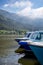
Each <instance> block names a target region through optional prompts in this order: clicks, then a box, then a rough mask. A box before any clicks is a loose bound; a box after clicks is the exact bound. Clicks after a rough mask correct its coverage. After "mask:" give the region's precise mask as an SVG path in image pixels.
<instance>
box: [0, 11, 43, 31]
mask: <svg viewBox="0 0 43 65" xmlns="http://www.w3.org/2000/svg"><path fill="white" fill-rule="evenodd" d="M0 29H7V30H24V29H25V30H43V19H39V18H37V19H30V18H27V17H24V16H20V15H17V14H15V13H9V12H7V11H4V10H0Z"/></svg>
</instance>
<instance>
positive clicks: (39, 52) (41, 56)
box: [30, 46, 43, 65]
mask: <svg viewBox="0 0 43 65" xmlns="http://www.w3.org/2000/svg"><path fill="white" fill-rule="evenodd" d="M30 48H31V49H32V51H33V52H34V54H35V55H36V57H37V59H38V61H39V62H40V64H41V65H43V48H41V47H37V46H30Z"/></svg>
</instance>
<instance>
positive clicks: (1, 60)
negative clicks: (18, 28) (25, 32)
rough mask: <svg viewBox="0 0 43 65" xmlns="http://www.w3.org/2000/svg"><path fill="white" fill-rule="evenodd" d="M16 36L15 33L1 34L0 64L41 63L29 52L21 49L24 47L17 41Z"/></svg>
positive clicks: (27, 64)
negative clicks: (9, 34)
mask: <svg viewBox="0 0 43 65" xmlns="http://www.w3.org/2000/svg"><path fill="white" fill-rule="evenodd" d="M15 38H16V36H14V35H11V36H8V35H7V36H6V35H5V36H3V35H1V36H0V65H39V63H38V61H37V59H36V58H34V56H32V55H30V54H29V52H26V53H24V52H23V51H24V50H22V51H21V49H22V48H20V46H19V45H18V43H17V42H16V41H15ZM15 51H16V52H15ZM18 51H19V52H18ZM21 52H23V53H21Z"/></svg>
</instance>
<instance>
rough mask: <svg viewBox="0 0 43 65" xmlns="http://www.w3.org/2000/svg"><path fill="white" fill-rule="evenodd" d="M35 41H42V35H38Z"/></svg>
mask: <svg viewBox="0 0 43 65" xmlns="http://www.w3.org/2000/svg"><path fill="white" fill-rule="evenodd" d="M36 39H37V40H41V41H43V33H39V34H38V35H37V37H36Z"/></svg>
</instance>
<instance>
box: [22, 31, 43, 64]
mask: <svg viewBox="0 0 43 65" xmlns="http://www.w3.org/2000/svg"><path fill="white" fill-rule="evenodd" d="M22 42H24V43H26V44H28V46H29V47H30V48H31V49H32V51H33V52H34V54H35V56H36V57H37V59H38V61H39V62H40V64H41V65H43V31H37V32H34V33H33V34H31V36H30V37H29V40H26V41H22Z"/></svg>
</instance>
